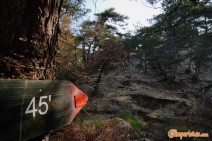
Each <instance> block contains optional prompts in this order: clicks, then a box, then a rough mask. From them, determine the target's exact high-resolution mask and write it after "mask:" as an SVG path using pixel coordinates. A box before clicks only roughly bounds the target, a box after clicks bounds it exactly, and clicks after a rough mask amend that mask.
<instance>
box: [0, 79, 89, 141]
mask: <svg viewBox="0 0 212 141" xmlns="http://www.w3.org/2000/svg"><path fill="white" fill-rule="evenodd" d="M87 100H88V97H87V95H85V94H84V93H83V92H82V91H80V90H79V89H78V88H77V87H76V86H74V85H73V84H72V83H70V82H68V81H50V80H0V141H22V140H28V139H32V138H34V137H37V136H40V135H42V134H46V133H48V132H49V131H50V130H52V129H55V128H58V127H62V126H64V125H67V124H69V123H70V122H71V121H72V120H73V118H74V117H75V116H76V114H77V113H78V112H79V111H80V109H81V108H82V107H83V106H84V105H85V104H86V102H87Z"/></svg>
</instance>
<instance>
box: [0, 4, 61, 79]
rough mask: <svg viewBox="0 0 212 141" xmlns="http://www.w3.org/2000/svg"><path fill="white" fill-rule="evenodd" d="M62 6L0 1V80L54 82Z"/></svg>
mask: <svg viewBox="0 0 212 141" xmlns="http://www.w3.org/2000/svg"><path fill="white" fill-rule="evenodd" d="M61 3H62V0H1V1H0V5H1V6H0V37H1V38H0V78H4V79H7V78H12V79H34V80H35V79H54V76H55V72H54V58H55V53H56V41H57V35H58V29H59V13H60V9H61Z"/></svg>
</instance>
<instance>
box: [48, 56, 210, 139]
mask: <svg viewBox="0 0 212 141" xmlns="http://www.w3.org/2000/svg"><path fill="white" fill-rule="evenodd" d="M205 72H207V71H205ZM211 75H212V73H211V72H209V73H207V74H206V73H202V74H201V75H200V76H201V79H200V80H198V81H196V82H194V81H192V80H191V75H190V74H185V73H184V71H182V72H179V75H178V76H177V78H176V80H175V81H173V82H169V81H167V80H166V79H164V76H161V75H160V74H159V73H157V70H152V69H148V71H147V72H144V69H143V68H142V67H141V65H140V61H139V59H136V58H134V59H131V60H130V62H129V64H128V65H126V66H123V67H120V68H117V69H115V70H113V71H109V72H107V73H105V74H104V76H103V79H102V82H101V84H100V87H99V91H98V92H97V93H96V95H95V96H92V95H91V94H89V91H88V90H87V89H86V85H87V84H83V83H81V84H79V87H81V89H82V90H83V91H87V93H88V95H89V101H88V103H87V105H86V106H85V107H84V108H83V110H81V112H80V113H79V114H78V115H77V116H76V118H75V120H74V121H73V122H72V123H71V125H69V126H67V127H65V128H62V129H59V130H58V131H56V132H57V134H54V133H52V135H53V136H51V134H50V140H61V141H66V140H67V141H68V140H70V141H165V140H180V138H179V137H178V138H174V139H169V137H168V131H169V130H170V129H177V131H178V132H188V131H191V132H192V131H194V132H201V133H208V134H209V137H206V138H183V140H195V141H197V140H204V141H207V140H208V141H209V140H212V116H211V114H209V113H208V112H212V110H211V109H209V110H208V109H207V107H204V104H203V102H204V100H205V99H204V97H205V95H207V93H211V92H212V89H211V84H212V76H211ZM210 98H211V99H212V97H210ZM201 105H203V106H201ZM209 108H210V107H209Z"/></svg>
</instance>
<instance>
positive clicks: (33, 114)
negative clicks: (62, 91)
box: [25, 95, 51, 117]
mask: <svg viewBox="0 0 212 141" xmlns="http://www.w3.org/2000/svg"><path fill="white" fill-rule="evenodd" d="M47 98H48V99H49V102H51V95H49V96H41V97H40V100H39V107H41V106H42V107H44V108H43V109H45V110H43V111H42V110H41V109H39V110H38V109H36V108H35V97H33V98H32V100H31V102H30V103H29V105H28V107H27V109H26V111H25V114H30V113H32V116H33V117H35V116H36V112H37V111H38V112H39V114H41V115H45V114H46V113H47V111H48V109H49V106H48V103H47V102H45V101H44V100H45V99H47ZM30 108H31V109H30Z"/></svg>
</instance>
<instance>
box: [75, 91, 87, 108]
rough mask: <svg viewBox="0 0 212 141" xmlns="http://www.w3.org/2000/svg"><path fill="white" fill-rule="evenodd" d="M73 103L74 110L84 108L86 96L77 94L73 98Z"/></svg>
mask: <svg viewBox="0 0 212 141" xmlns="http://www.w3.org/2000/svg"><path fill="white" fill-rule="evenodd" d="M74 101H75V108H79V107H82V106H84V105H85V104H86V103H87V101H88V96H87V95H85V94H84V93H79V94H77V95H76V96H74Z"/></svg>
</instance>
